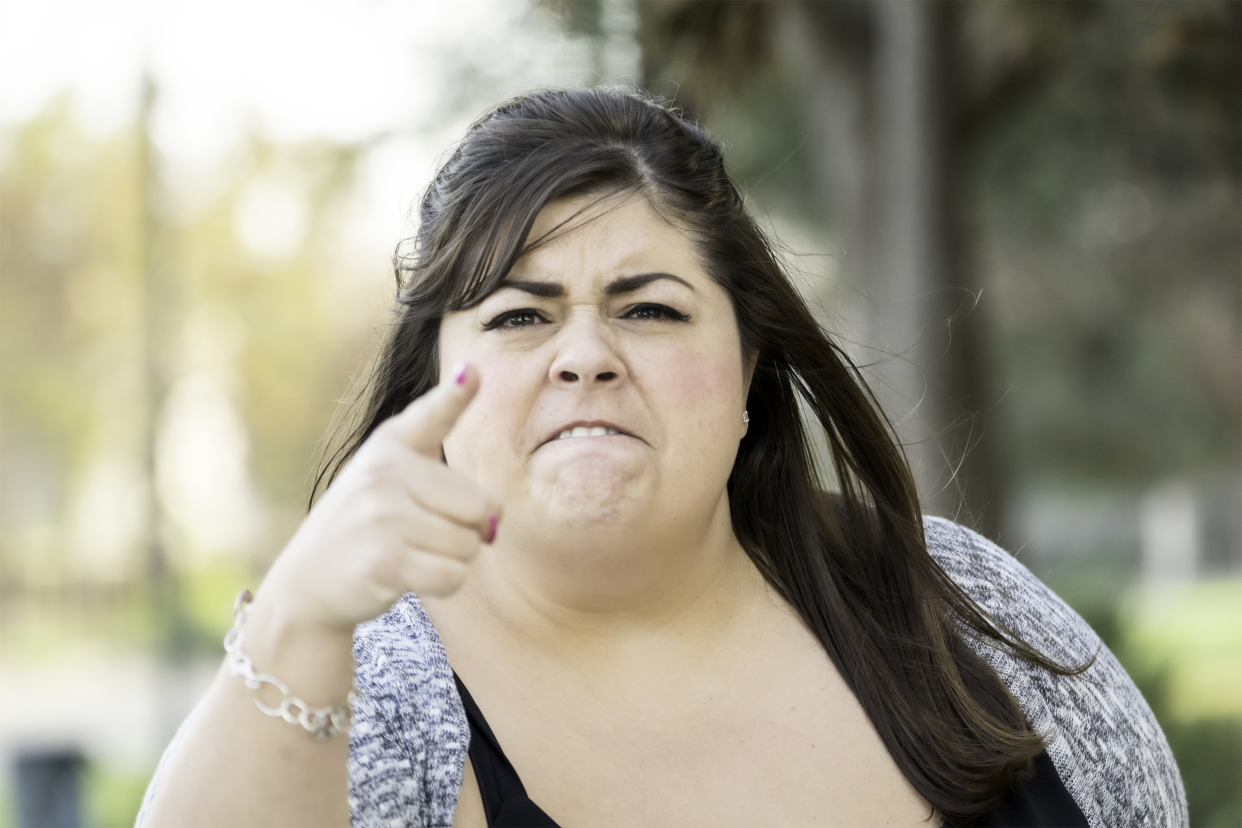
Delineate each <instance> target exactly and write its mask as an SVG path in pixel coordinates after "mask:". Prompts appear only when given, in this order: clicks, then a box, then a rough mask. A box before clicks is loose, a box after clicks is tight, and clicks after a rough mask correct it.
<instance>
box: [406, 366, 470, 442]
mask: <svg viewBox="0 0 1242 828" xmlns="http://www.w3.org/2000/svg"><path fill="white" fill-rule="evenodd" d="M478 390H479V376H478V372H477V371H475V370H474V369H473V368H471V367H470V365H469V364H468V363H465V362H461V363H458V364H457V366H456V367H454V368H453V371H452V373H450V374H449V379H448V380H447V381H445V382H442V383H440V384H439V385H437V386H436V387H435V388H433V389H431V390H430V391H428V392H427V393H426V394H424V395H423V396H421V397H419V398H418V399H416V400H414V402H412V403H410V404H409V405H407V406H406V407H405V409H404V410H403V411H402V412H401V413H400V414H396V415H394V416H393V417H392V418H390V419H389V420H388V422H387V423H385V427H386V428H387V429H388V430H389V431H390V432H391V433H392V434H393V435H395V436H396V437H397V439H398V440H400V441H401V442H402V443H404V444H405V445H407V446H409V447H410V448H411V449H413V450H414V451H416V452H418V453H419V454H422V455H423V456H425V457H429V458H431V459H434V460H439V459H440V444H441V443H442V442H444V438H445V437H447V436H448V433H449V432H450V431H452V430H453V425H454V424H455V423H456V422H457V419H458V418H459V417H460V416H461V413H462V412H463V411H465V410H466V406H467V405H469V404H470V401H471V400H472V399H474V395H475V394H476V393H477V392H478Z"/></svg>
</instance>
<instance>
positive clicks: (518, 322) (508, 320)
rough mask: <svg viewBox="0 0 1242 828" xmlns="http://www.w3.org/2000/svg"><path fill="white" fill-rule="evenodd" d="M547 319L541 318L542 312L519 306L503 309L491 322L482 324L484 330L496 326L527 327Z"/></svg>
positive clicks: (489, 329)
mask: <svg viewBox="0 0 1242 828" xmlns="http://www.w3.org/2000/svg"><path fill="white" fill-rule="evenodd" d="M547 321H548V320H546V319H544V318H543V314H541V313H540V312H539V311H537V310H535V309H534V308H520V309H518V310H511V311H505V312H504V313H502V314H500V315H499V316H497V317H496V318H495V319H493V320H492V321H491V322H488V323H487V324H485V325H484V326H483V330H485V331H493V330H496V329H497V328H529V327H530V326H532V325H540V324H542V323H544V322H547Z"/></svg>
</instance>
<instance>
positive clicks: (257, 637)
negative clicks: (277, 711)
mask: <svg viewBox="0 0 1242 828" xmlns="http://www.w3.org/2000/svg"><path fill="white" fill-rule="evenodd" d="M288 606H289V605H288V602H282V601H278V600H274V598H273V596H272V595H271V594H270V593H267V594H265V595H264V600H262V601H260V600H259V599H258V598H256V599H254V601H253V603H252V604H250V606H249V607H247V608H246V609H245V610H243V613H244V614H243V615H242V616H241V622H240V625H238V624H235V626H234V630H239V631H240V633H241V635H240V641H241V642H242V647H243V649H244V650H245V654H246V656H248V657H249V661H250V663H251V665H252V666H253V670H254V672H255V673H261V674H267V675H269V676H275V677H278V678H279V679H280V681H281V683H283V684H284V685H286V686H287V688H288V692H289V693H291V694H292V695H294V696H297V697H298V698H299V699H302V700H305V701H306V703H307V704H310V705H314V706H323V705H331V704H340V703H342V702H344V701H345V697H346V695H347V694H348V693H349V692H350V690H351V688H352V687H353V678H354V660H353V633H352V630H341V629H332V628H326V627H324V626H322V625H317V624H314V623H308V622H307V621H306V620H305V619H303V618H301V617H300V616H299V615H297V614H295V613H290V612H288ZM234 634H235V633H231V635H234ZM272 693H273V691H272V689H271V688H266V692H265V693H264V696H265V698H266V697H268V696H271V695H272ZM275 697H276V698H277V699H279V694H275ZM269 703H270V702H269Z"/></svg>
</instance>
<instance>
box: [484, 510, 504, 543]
mask: <svg viewBox="0 0 1242 828" xmlns="http://www.w3.org/2000/svg"><path fill="white" fill-rule="evenodd" d="M499 523H500V518H498V517H496V516H495V515H492V516H491V517H489V518H488V519H487V537H486V538H484V539H483V542H484V543H491V542H492V541H494V540H496V526H497V524H499Z"/></svg>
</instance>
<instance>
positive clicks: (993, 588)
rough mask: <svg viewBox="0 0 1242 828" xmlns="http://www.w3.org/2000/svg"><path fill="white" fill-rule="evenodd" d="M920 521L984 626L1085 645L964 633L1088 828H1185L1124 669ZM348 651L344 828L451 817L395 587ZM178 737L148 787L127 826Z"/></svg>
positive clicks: (439, 701) (1036, 595)
mask: <svg viewBox="0 0 1242 828" xmlns="http://www.w3.org/2000/svg"><path fill="white" fill-rule="evenodd" d="M924 525H925V528H926V534H927V547H928V550H929V551H930V552H931V554H932V556H933V557H934V558H935V559H936V560H937V561H938V562H939V563H940V565H941V566H942V567H943V568H944V570H945V571H946V572H947V573H948V574H949V576H950V577H951V578H952V579H953V580H954V581H956V582H957V584H958V585H959V586H961V587H962V588H963V589H964V590H965V591H966V593H967V594H968V595H969V596H970V597H971V598H972V599H974V600H975V602H977V603H978V604H979V606H980V607H982V608H983V609H984V611H986V612H987V613H988V614H989V615H991V617H992V618H994V619H995V620H996V621H998V622H999V623H1001V624H1002V625H1004V626H1005V627H1007V628H1008V629H1010V630H1012V631H1013V632H1014V633H1016V634H1017V635H1019V636H1020V637H1021V638H1022V639H1024V640H1025V641H1027V642H1029V643H1030V644H1032V645H1034V646H1035V647H1036V648H1037V649H1039V650H1041V651H1042V652H1044V653H1045V654H1047V655H1048V656H1049V657H1051V658H1052V659H1054V660H1056V661H1059V662H1060V663H1063V664H1077V663H1082V662H1083V661H1085V660H1086V659H1088V658H1090V657H1091V656H1092V655H1096V654H1097V653H1098V655H1097V657H1096V660H1095V663H1094V664H1093V665H1092V666H1091V667H1090V668H1089V669H1088V670H1087V671H1086V672H1085V673H1084V674H1082V675H1081V676H1076V677H1065V676H1057V675H1052V674H1049V673H1048V672H1046V671H1044V670H1041V669H1039V668H1037V667H1034V666H1032V665H1030V664H1028V663H1026V662H1024V661H1022V660H1020V659H1017V658H1015V657H1014V656H1012V655H1010V654H1009V653H1008V652H1006V651H1005V650H1003V649H999V648H996V647H992V646H988V645H987V644H985V643H981V642H977V641H973V640H971V641H970V644H971V646H972V647H973V648H974V649H975V650H976V652H978V653H979V655H980V656H982V658H983V659H984V660H985V661H986V662H987V663H988V664H990V665H991V666H992V668H993V669H995V670H996V672H997V673H998V674H999V675H1000V677H1001V679H1002V680H1003V681H1004V682H1005V684H1006V685H1008V687H1009V690H1010V692H1012V693H1013V695H1014V697H1015V698H1016V699H1017V700H1018V704H1019V705H1021V707H1022V710H1023V712H1024V713H1025V714H1026V718H1027V720H1028V722H1029V723H1030V725H1031V726H1032V727H1033V728H1034V729H1035V730H1036V731H1037V732H1039V733H1043V734H1045V735H1046V736H1047V737H1048V739H1049V745H1048V755H1049V757H1050V758H1051V759H1052V762H1053V764H1054V765H1055V766H1056V769H1057V773H1058V774H1059V775H1060V777H1061V781H1062V782H1063V783H1064V785H1065V787H1066V789H1067V790H1068V791H1069V793H1070V795H1071V796H1073V798H1074V801H1075V802H1077V803H1078V807H1079V808H1080V809H1081V810H1082V812H1083V814H1085V815H1086V817H1087V821H1088V822H1089V823H1090V825H1091V826H1092V828H1102V826H1116V827H1117V828H1122V826H1124V827H1125V828H1139V827H1140V826H1152V827H1153V828H1154V826H1170V827H1171V828H1180V826H1185V825H1187V824H1188V823H1187V810H1186V794H1185V791H1184V790H1183V788H1182V780H1181V777H1180V776H1179V775H1178V772H1177V765H1176V763H1175V762H1174V760H1173V754H1172V753H1171V752H1170V750H1169V745H1168V742H1166V741H1165V738H1164V734H1163V733H1162V732H1161V730H1160V726H1159V725H1158V724H1157V723H1156V719H1155V716H1153V715H1152V712H1151V708H1149V707H1148V706H1147V703H1146V702H1145V701H1144V700H1143V697H1142V695H1141V694H1140V693H1139V691H1138V689H1137V688H1135V686H1134V683H1133V682H1132V681H1130V677H1129V676H1127V675H1126V673H1125V671H1124V670H1123V669H1122V667H1121V665H1120V664H1118V662H1117V659H1116V658H1114V657H1113V654H1112V653H1111V652H1109V651H1108V650H1107V649H1105V648H1103V645H1102V644H1101V642H1100V639H1099V638H1098V637H1097V636H1096V634H1095V633H1094V632H1093V631H1092V630H1091V628H1090V627H1089V626H1087V624H1086V622H1084V621H1083V620H1082V618H1080V617H1079V616H1078V615H1077V614H1076V613H1075V612H1074V611H1073V610H1071V609H1070V608H1069V607H1068V606H1066V604H1065V603H1064V602H1063V601H1061V600H1060V599H1059V598H1057V597H1056V595H1054V594H1053V593H1052V592H1051V591H1050V590H1049V589H1048V588H1047V587H1045V586H1044V585H1043V584H1042V583H1041V582H1040V581H1039V579H1038V578H1036V577H1035V576H1034V575H1032V574H1031V572H1030V571H1029V570H1028V569H1027V568H1026V567H1024V566H1023V565H1022V564H1020V563H1018V561H1017V560H1015V559H1014V558H1013V557H1012V556H1010V555H1009V554H1008V553H1006V552H1005V551H1004V550H1002V549H1000V548H999V547H997V546H996V545H995V544H993V543H991V542H989V541H988V540H986V539H984V538H982V537H980V536H979V535H977V534H975V533H974V532H971V531H970V530H968V529H965V528H963V527H961V526H958V525H957V524H954V523H951V522H949V521H946V520H941V519H938V518H927V519H926V520H925V522H924ZM354 658H355V661H356V662H357V670H356V683H357V688H358V691H359V692H358V702H357V705H356V712H355V719H354V725H353V729H352V731H351V732H350V737H349V738H350V742H349V748H350V749H349V810H350V821H351V823H352V825H353V826H355V828H361V827H362V826H366V828H372V826H374V828H381V827H382V828H397V826H419V828H423V826H428V827H430V826H450V825H452V822H453V812H454V809H455V808H456V807H457V795H458V792H459V791H460V790H461V784H462V773H463V770H464V767H465V762H466V751H467V749H468V747H469V744H470V727H469V725H468V724H467V721H466V714H465V711H464V709H463V708H462V704H461V699H460V697H459V696H458V694H457V689H456V686H455V684H454V682H453V672H452V669H451V668H450V667H449V662H448V657H447V656H446V655H445V652H444V647H443V645H442V644H441V643H440V638H439V636H438V635H437V634H436V631H435V628H434V627H432V625H431V621H430V620H429V619H428V617H427V614H426V613H425V612H423V609H422V607H421V606H420V605H419V603H418V599H417V598H415V597H414V596H413V595H406V596H405V597H404V598H403V599H401V600H400V601H398V602H397V604H396V605H394V606H393V608H392V609H391V610H390V611H389V612H388V613H386V614H385V615H383V616H381V617H380V618H377V619H376V620H374V621H372V622H370V623H367V624H363V625H361V626H359V627H358V630H357V633H356V634H355V636H354ZM191 715H193V714H191ZM183 729H184V726H183ZM178 735H180V734H178ZM177 741H178V739H177V738H174V739H173V742H172V744H170V745H169V747H168V750H167V751H165V754H164V758H163V759H162V760H161V762H160V768H159V769H157V771H156V774H155V778H154V779H152V781H151V785H150V787H149V788H148V791H147V796H146V799H145V800H144V802H143V811H142V812H141V813H139V815H138V825H139V826H141V825H142V822H143V817H144V814H145V811H146V806H147V803H148V802H149V801H150V798H151V795H152V792H153V791H154V790H155V787H156V785H157V784H158V781H159V778H160V775H161V772H162V770H163V767H164V765H165V763H166V762H167V760H168V757H169V756H170V755H171V753H172V752H173V750H174V749H175V748H176V746H177Z"/></svg>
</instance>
